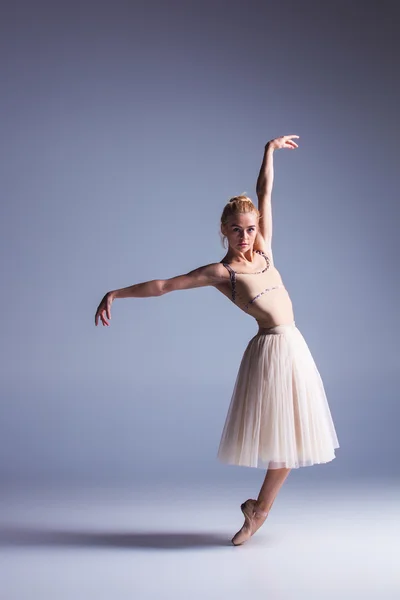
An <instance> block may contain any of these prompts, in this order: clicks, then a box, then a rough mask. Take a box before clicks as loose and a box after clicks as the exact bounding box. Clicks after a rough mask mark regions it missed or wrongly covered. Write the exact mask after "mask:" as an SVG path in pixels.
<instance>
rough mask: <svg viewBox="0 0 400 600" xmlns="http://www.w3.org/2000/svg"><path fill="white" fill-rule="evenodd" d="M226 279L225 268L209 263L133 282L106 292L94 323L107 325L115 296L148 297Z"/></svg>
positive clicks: (219, 264) (214, 283)
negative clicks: (185, 270) (183, 272)
mask: <svg viewBox="0 0 400 600" xmlns="http://www.w3.org/2000/svg"><path fill="white" fill-rule="evenodd" d="M224 279H226V273H225V268H224V267H223V265H222V264H221V263H211V264H209V265H205V266H203V267H198V268H197V269H194V270H193V271H190V272H189V273H185V274H184V275H177V276H176V277H171V278H170V279H152V280H151V281H144V282H143V283H135V284H134V285H131V286H129V287H125V288H121V289H119V290H113V291H110V292H107V294H105V296H104V297H103V298H102V300H101V302H100V304H99V306H98V308H97V310H96V315H95V324H96V325H98V323H99V319H101V322H102V323H103V325H107V326H108V325H109V322H108V321H107V319H111V304H112V303H113V301H114V300H115V299H116V298H150V297H153V296H162V295H163V294H167V293H168V292H173V291H176V290H188V289H191V288H197V287H203V286H207V285H217V284H219V283H221V282H222V281H224Z"/></svg>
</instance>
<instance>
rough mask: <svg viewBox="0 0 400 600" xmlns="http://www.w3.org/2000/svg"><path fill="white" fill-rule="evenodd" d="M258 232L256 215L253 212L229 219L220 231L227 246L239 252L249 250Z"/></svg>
mask: <svg viewBox="0 0 400 600" xmlns="http://www.w3.org/2000/svg"><path fill="white" fill-rule="evenodd" d="M257 231H258V219H257V215H256V214H255V213H253V212H247V213H239V214H237V215H235V216H232V217H230V218H229V220H228V223H226V225H225V227H224V228H223V230H222V233H223V234H224V235H226V237H227V239H228V243H229V246H230V247H231V248H232V249H234V250H236V251H239V252H247V251H248V250H251V249H252V247H253V244H254V242H255V239H256V236H257Z"/></svg>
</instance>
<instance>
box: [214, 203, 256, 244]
mask: <svg viewBox="0 0 400 600" xmlns="http://www.w3.org/2000/svg"><path fill="white" fill-rule="evenodd" d="M249 212H252V213H254V214H256V215H257V220H259V219H260V213H259V211H258V208H257V207H256V206H255V205H254V204H253V201H252V200H251V198H249V197H248V196H246V195H245V194H241V195H240V196H234V197H233V198H231V199H230V200H229V201H228V202H227V203H226V204H225V206H224V209H223V211H222V215H221V227H222V226H223V225H226V224H227V222H228V220H229V219H230V218H231V217H234V216H235V215H238V214H240V213H249ZM221 235H222V242H223V246H224V247H225V239H226V235H223V234H222V232H221Z"/></svg>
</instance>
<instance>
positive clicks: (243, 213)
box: [95, 135, 339, 546]
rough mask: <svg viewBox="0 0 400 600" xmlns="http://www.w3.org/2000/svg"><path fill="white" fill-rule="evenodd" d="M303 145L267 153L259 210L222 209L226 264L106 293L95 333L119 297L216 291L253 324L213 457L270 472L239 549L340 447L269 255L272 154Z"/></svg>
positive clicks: (281, 140)
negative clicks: (305, 474) (302, 472)
mask: <svg viewBox="0 0 400 600" xmlns="http://www.w3.org/2000/svg"><path fill="white" fill-rule="evenodd" d="M298 138H299V136H297V135H285V136H281V137H278V138H275V139H272V140H270V141H269V142H268V143H267V144H266V145H265V147H264V155H263V160H262V164H261V168H260V172H259V175H258V179H257V184H256V194H257V199H258V208H257V207H256V206H255V204H254V203H253V201H252V200H251V199H250V198H249V197H248V196H245V195H240V196H235V197H233V198H231V199H230V200H229V202H228V203H227V204H226V205H225V207H224V209H223V211H222V215H221V224H220V227H221V233H222V235H223V237H224V241H225V239H226V240H227V242H228V248H227V252H226V254H225V256H224V257H223V259H222V260H220V261H218V262H215V263H210V264H207V265H204V266H200V267H198V268H196V269H194V270H192V271H190V272H188V273H185V274H183V275H178V276H176V277H172V278H169V279H155V280H151V281H146V282H143V283H137V284H134V285H131V286H129V287H125V288H121V289H118V290H113V291H109V292H107V293H106V294H105V296H104V297H103V298H102V300H101V302H100V304H99V306H98V308H97V310H96V314H95V324H96V326H97V325H98V324H99V322H100V321H101V323H102V324H103V326H109V324H110V319H111V305H112V302H113V301H114V300H115V299H117V298H145V297H152V296H162V295H163V294H166V293H169V292H172V291H177V290H185V289H191V288H197V287H203V286H213V287H215V288H216V289H217V290H218V291H219V292H221V293H222V294H224V295H225V296H226V297H227V298H228V299H229V300H230V301H232V302H233V303H235V305H236V306H237V307H238V308H239V309H241V310H242V311H244V312H245V313H247V314H249V315H250V316H251V317H253V318H254V319H255V320H256V322H257V325H258V331H257V333H256V335H255V336H253V338H251V340H250V341H249V343H248V345H247V347H246V349H245V351H244V354H243V357H242V360H241V363H240V366H239V370H238V373H237V377H236V381H235V385H234V388H233V393H232V397H231V401H230V405H229V409H228V412H227V416H226V420H225V424H224V428H223V431H222V435H221V440H220V444H219V448H218V453H217V457H218V459H219V460H220V461H221V462H224V463H229V464H234V465H240V466H247V467H254V468H260V469H266V474H265V478H264V481H263V483H262V486H261V488H260V491H259V494H258V496H257V498H256V499H255V498H249V499H247V500H246V501H245V502H243V503H242V504H241V506H240V508H241V511H242V513H243V515H244V524H243V526H242V527H241V529H240V530H239V531H238V532H237V533H236V534H235V535H234V536H233V538H232V540H231V541H232V543H233V544H234V545H235V546H237V545H240V544H243V542H245V541H246V540H248V539H249V538H250V537H251V536H252V535H254V533H255V532H256V531H257V530H258V529H259V528H260V527H261V525H262V524H263V523H264V522H265V520H266V519H267V517H268V515H269V512H270V510H271V507H272V504H273V502H274V500H275V498H276V496H277V494H278V492H279V490H280V488H281V487H282V485H283V483H284V481H285V480H286V478H287V476H288V475H289V473H290V471H291V469H292V468H299V467H304V466H311V465H314V464H320V463H326V462H329V461H331V460H333V459H334V458H335V449H336V448H339V442H338V438H337V435H336V431H335V427H334V424H333V420H332V415H331V412H330V409H329V405H328V400H327V398H326V394H325V389H324V385H323V382H322V379H321V376H320V374H319V371H318V369H317V366H316V364H315V362H314V359H313V357H312V355H311V352H310V350H309V348H308V346H307V343H306V341H305V339H304V337H303V336H302V334H301V332H300V330H299V329H298V327H297V325H296V323H295V319H294V312H293V305H292V302H291V299H290V296H289V293H288V290H287V289H286V287H285V285H284V283H283V281H282V277H281V275H280V273H279V271H278V269H277V268H276V266H275V263H274V256H273V253H272V243H271V242H272V208H271V206H272V205H271V197H272V187H273V180H274V165H273V155H274V151H275V150H278V149H285V148H286V149H292V150H295V149H297V148H298V144H297V142H296V141H295V140H296V139H298Z"/></svg>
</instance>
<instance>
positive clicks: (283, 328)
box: [257, 321, 296, 335]
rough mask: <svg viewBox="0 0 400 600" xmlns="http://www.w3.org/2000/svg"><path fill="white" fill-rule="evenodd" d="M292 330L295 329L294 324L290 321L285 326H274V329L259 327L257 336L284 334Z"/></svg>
mask: <svg viewBox="0 0 400 600" xmlns="http://www.w3.org/2000/svg"><path fill="white" fill-rule="evenodd" d="M292 329H296V322H295V321H292V322H291V323H288V324H286V325H274V327H259V329H258V332H257V335H265V334H270V333H276V334H279V333H285V332H286V331H291V330H292Z"/></svg>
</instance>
